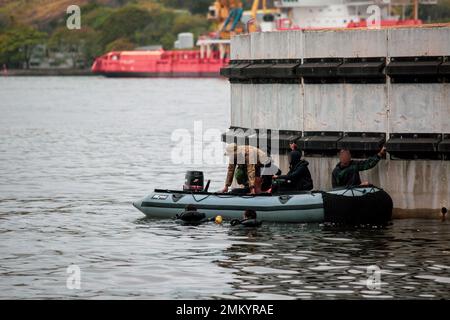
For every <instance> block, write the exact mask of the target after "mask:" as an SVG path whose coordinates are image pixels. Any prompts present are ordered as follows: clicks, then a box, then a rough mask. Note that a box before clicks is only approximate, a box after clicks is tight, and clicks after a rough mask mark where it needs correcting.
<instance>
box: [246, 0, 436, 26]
mask: <svg viewBox="0 0 450 320" xmlns="http://www.w3.org/2000/svg"><path fill="white" fill-rule="evenodd" d="M436 3H437V0H372V1H366V0H277V1H263V9H262V10H258V17H257V19H256V20H257V21H258V24H259V29H260V31H273V30H292V29H322V28H357V27H367V26H368V23H367V20H368V19H370V17H373V16H374V14H375V13H376V14H378V15H379V19H380V20H379V21H380V25H381V26H397V25H418V24H422V22H421V21H420V20H419V18H418V8H419V5H428V4H436ZM374 6H377V7H374ZM408 7H412V10H411V11H412V12H413V14H412V16H411V17H408V18H407V17H405V12H406V8H408ZM269 8H270V9H269ZM394 8H397V9H398V10H397V11H398V12H400V14H398V15H393V14H392V12H393V9H394ZM274 9H275V10H274ZM374 10H377V12H375V11H374ZM251 18H252V16H251V15H247V14H244V15H243V19H242V22H243V23H248V22H249V21H250V20H251Z"/></svg>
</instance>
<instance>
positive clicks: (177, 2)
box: [161, 0, 213, 15]
mask: <svg viewBox="0 0 450 320" xmlns="http://www.w3.org/2000/svg"><path fill="white" fill-rule="evenodd" d="M161 2H162V3H163V4H164V5H166V6H168V7H171V8H185V9H188V10H189V11H190V12H192V13H194V14H197V13H198V14H204V15H205V14H206V13H207V12H208V8H209V6H210V5H211V4H212V2H213V1H212V0H162V1H161Z"/></svg>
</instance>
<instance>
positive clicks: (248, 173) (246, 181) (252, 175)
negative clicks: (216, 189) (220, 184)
mask: <svg viewBox="0 0 450 320" xmlns="http://www.w3.org/2000/svg"><path fill="white" fill-rule="evenodd" d="M226 155H227V156H228V157H229V164H228V171H227V178H226V180H225V187H224V188H223V190H222V192H223V193H227V192H228V189H229V187H230V186H231V184H232V183H233V178H236V181H237V183H238V184H240V185H244V186H245V187H246V188H248V189H249V190H248V191H249V193H251V194H256V193H260V192H261V167H263V166H264V164H265V163H268V162H269V161H270V158H269V157H268V156H267V154H266V153H265V152H264V151H262V150H261V149H259V148H256V147H254V146H238V145H237V144H235V143H232V144H230V145H228V146H227V148H226Z"/></svg>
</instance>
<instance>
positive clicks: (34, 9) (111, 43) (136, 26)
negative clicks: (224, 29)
mask: <svg viewBox="0 0 450 320" xmlns="http://www.w3.org/2000/svg"><path fill="white" fill-rule="evenodd" d="M71 2H73V1H70V0H56V1H47V0H31V1H10V0H0V6H1V7H0V66H1V65H3V64H6V65H7V66H8V67H10V68H20V67H29V64H30V63H29V62H30V50H31V48H32V47H33V46H34V45H36V44H46V45H47V49H48V50H53V51H55V52H66V53H69V55H70V56H71V57H72V59H73V60H74V65H75V61H76V62H77V65H80V66H81V67H88V66H89V65H90V64H91V63H92V61H93V59H94V58H95V57H96V56H99V55H101V54H103V53H105V52H108V51H110V50H125V49H126V50H131V49H133V48H135V47H139V46H147V45H162V46H163V47H164V48H166V49H171V48H173V44H174V41H175V40H176V37H177V34H178V33H180V32H193V33H194V35H195V36H196V37H197V36H198V35H200V34H202V33H205V32H208V31H209V30H210V29H211V25H210V23H209V22H208V21H207V19H206V12H207V10H208V5H209V4H210V2H211V1H210V0H205V1H203V0H191V1H173V0H137V1H136V0H135V1H127V0H98V1H78V3H79V4H80V5H81V24H82V28H81V29H80V30H69V29H67V28H66V19H67V17H68V15H67V14H66V9H67V6H68V5H70V4H71ZM181 2H182V5H180V4H181ZM180 8H182V9H180ZM190 10H192V12H194V13H191V11H190Z"/></svg>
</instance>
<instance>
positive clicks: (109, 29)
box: [100, 5, 151, 45]
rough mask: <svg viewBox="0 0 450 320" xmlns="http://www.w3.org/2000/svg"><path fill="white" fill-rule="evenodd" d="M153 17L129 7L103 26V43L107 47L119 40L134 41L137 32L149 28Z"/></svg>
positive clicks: (107, 20) (107, 19)
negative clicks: (127, 39) (148, 25)
mask: <svg viewBox="0 0 450 320" xmlns="http://www.w3.org/2000/svg"><path fill="white" fill-rule="evenodd" d="M150 19H151V16H150V14H149V12H148V11H147V10H145V9H141V8H139V7H137V6H135V5H127V6H125V7H123V8H121V9H118V10H117V11H115V12H114V13H112V14H111V15H110V16H109V17H108V18H106V20H105V22H104V23H103V24H102V25H101V27H100V30H101V32H102V39H101V40H102V43H103V45H106V44H108V43H111V42H112V41H114V40H116V39H119V38H129V39H133V37H134V34H135V32H136V31H137V30H141V29H143V28H145V26H147V24H148V22H149V20H150Z"/></svg>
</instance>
